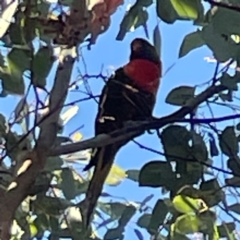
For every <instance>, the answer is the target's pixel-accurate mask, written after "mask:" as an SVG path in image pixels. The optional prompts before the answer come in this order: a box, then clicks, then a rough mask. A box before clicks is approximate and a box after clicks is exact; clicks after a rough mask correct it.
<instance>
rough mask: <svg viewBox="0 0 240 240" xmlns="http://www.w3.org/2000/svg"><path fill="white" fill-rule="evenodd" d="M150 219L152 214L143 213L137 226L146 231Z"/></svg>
mask: <svg viewBox="0 0 240 240" xmlns="http://www.w3.org/2000/svg"><path fill="white" fill-rule="evenodd" d="M151 217H152V214H149V213H145V214H143V215H142V216H141V217H140V218H139V219H138V220H137V225H138V226H139V227H141V228H146V229H148V226H149V223H150V219H151Z"/></svg>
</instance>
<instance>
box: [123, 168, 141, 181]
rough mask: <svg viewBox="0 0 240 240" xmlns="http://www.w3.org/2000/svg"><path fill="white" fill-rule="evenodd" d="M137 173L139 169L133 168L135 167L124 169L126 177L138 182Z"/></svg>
mask: <svg viewBox="0 0 240 240" xmlns="http://www.w3.org/2000/svg"><path fill="white" fill-rule="evenodd" d="M139 173H140V171H139V170H135V169H132V170H127V171H126V174H127V178H128V179H131V180H132V181H134V182H138V181H139Z"/></svg>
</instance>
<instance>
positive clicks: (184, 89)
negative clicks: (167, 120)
mask: <svg viewBox="0 0 240 240" xmlns="http://www.w3.org/2000/svg"><path fill="white" fill-rule="evenodd" d="M194 92H195V88H194V87H190V86H181V87H177V88H174V89H172V90H171V92H170V93H169V94H168V96H167V98H166V100H165V101H166V103H169V104H171V105H175V106H183V105H185V104H186V102H187V101H188V100H189V99H192V98H194Z"/></svg>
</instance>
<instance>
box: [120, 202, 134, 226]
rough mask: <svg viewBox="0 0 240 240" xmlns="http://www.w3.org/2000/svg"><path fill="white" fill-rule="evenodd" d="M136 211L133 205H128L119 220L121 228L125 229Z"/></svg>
mask: <svg viewBox="0 0 240 240" xmlns="http://www.w3.org/2000/svg"><path fill="white" fill-rule="evenodd" d="M135 212H136V208H135V207H134V206H133V205H128V206H126V208H125V209H124V211H123V213H122V215H121V218H120V219H119V220H118V224H119V228H122V229H123V228H124V227H125V226H126V225H127V224H128V222H129V221H130V219H131V218H132V216H133V215H134V214H135Z"/></svg>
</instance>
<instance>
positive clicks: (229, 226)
mask: <svg viewBox="0 0 240 240" xmlns="http://www.w3.org/2000/svg"><path fill="white" fill-rule="evenodd" d="M217 227H218V232H219V235H220V237H221V238H227V237H228V236H229V234H230V233H232V232H233V231H234V230H235V229H236V225H235V223H234V222H228V223H223V224H222V225H220V226H217ZM229 239H230V238H229ZM233 239H234V238H233Z"/></svg>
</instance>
